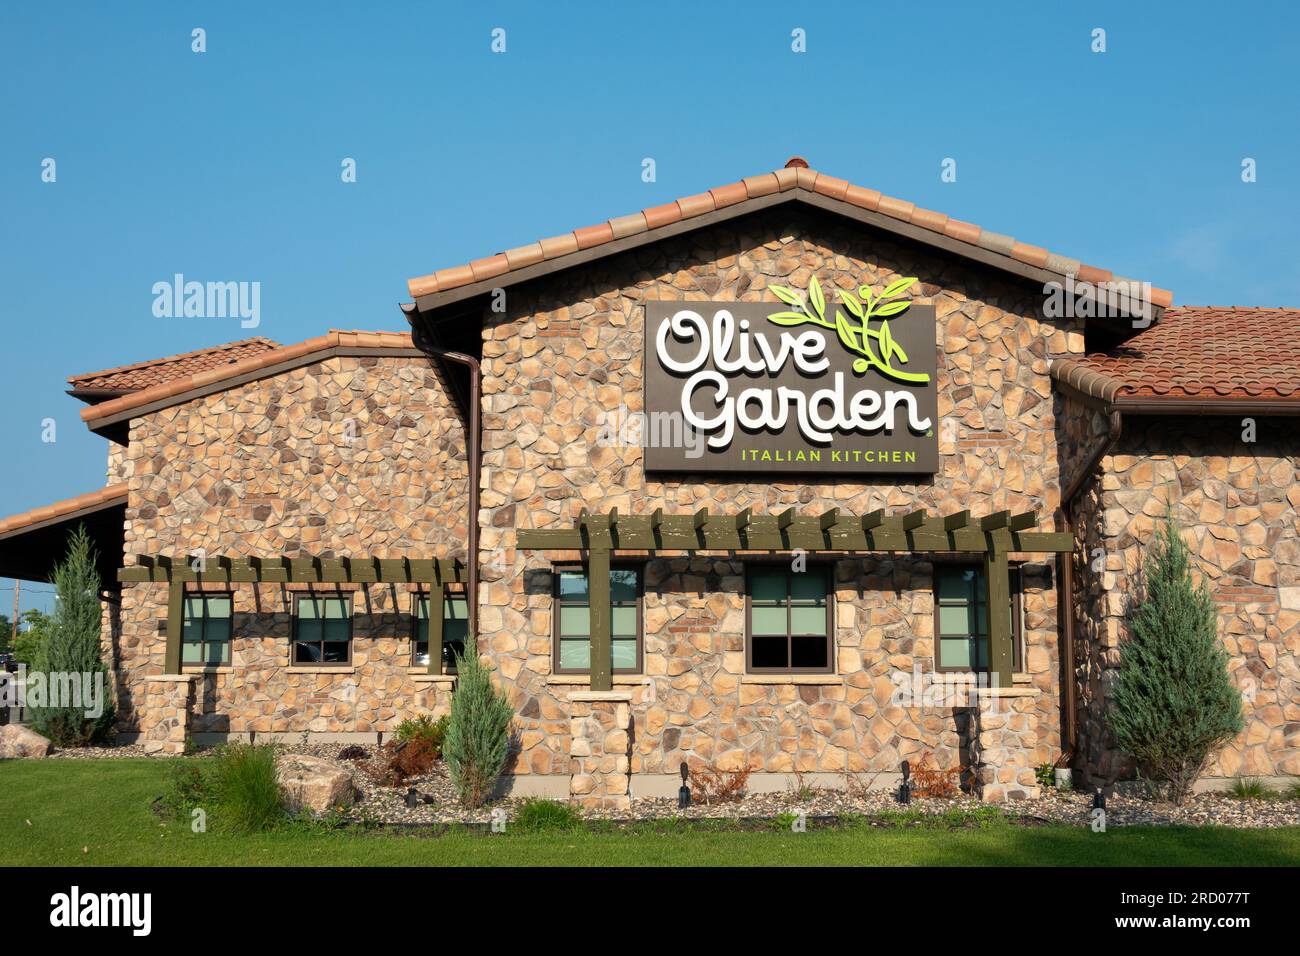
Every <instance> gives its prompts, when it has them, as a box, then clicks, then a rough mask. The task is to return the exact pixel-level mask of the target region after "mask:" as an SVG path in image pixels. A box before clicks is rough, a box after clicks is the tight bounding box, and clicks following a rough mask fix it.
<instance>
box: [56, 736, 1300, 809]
mask: <svg viewBox="0 0 1300 956" xmlns="http://www.w3.org/2000/svg"><path fill="white" fill-rule="evenodd" d="M285 749H286V750H288V751H289V752H291V753H302V754H310V755H312V756H315V757H325V758H327V759H330V760H337V759H338V757H339V753H340V751H342V750H343V745H342V744H306V745H304V744H293V745H287V744H286V745H285ZM352 749H353V750H354V751H355V749H356V746H355V745H353V747H352ZM361 749H362V750H364V751H366V752H367V756H366V757H362V758H359V759H356V760H343V761H341V762H342V763H343V764H345V765H347V766H350V767H351V768H352V779H353V782H354V783H355V784H356V786H357V789H358V791H359V793H360V798H359V799H358V801H357V803H356V805H355V806H353V807H352V808H350V809H349V810H348V811H347V813H346V818H347V819H349V820H352V821H355V822H358V823H366V824H369V825H374V824H381V825H390V826H430V825H434V824H447V823H462V824H464V823H469V824H487V823H489V822H490V821H491V819H492V811H493V810H494V809H495V808H498V807H499V808H502V809H504V810H505V811H506V812H507V814H509V815H510V816H513V815H514V813H513V811H514V808H515V807H516V806H517V805H518V804H519V803H520V802H521V800H519V799H517V798H515V799H508V800H500V801H496V802H494V803H491V804H488V805H487V806H485V807H481V808H479V809H477V810H468V809H465V808H464V807H462V806H460V805H459V803H458V802H457V800H456V793H455V788H454V787H453V786H452V783H451V780H450V778H449V777H448V775H447V768H446V765H445V764H444V763H442V762H441V761H439V762H438V763H436V764H435V765H434V767H433V770H432V771H431V772H430V773H428V774H425V775H423V776H420V777H414V778H412V779H411V780H409V781H407V783H406V784H405V785H403V786H400V787H394V786H389V785H387V784H385V783H383V782H382V766H381V764H380V761H379V756H378V754H377V752H376V748H375V747H363V748H361ZM141 756H145V753H144V748H143V747H142V746H140V745H130V746H124V747H83V748H75V749H71V750H58V751H55V752H54V753H53V754H52V755H51V757H52V758H55V759H59V758H62V759H82V760H84V759H104V758H113V757H141ZM794 786H795V780H794V777H793V775H792V776H791V789H790V790H789V791H783V792H778V793H760V794H751V795H748V796H746V797H744V798H742V799H741V800H737V801H734V802H730V803H717V804H713V805H711V806H710V805H704V804H696V805H693V806H691V807H689V808H688V809H686V810H679V809H678V808H677V801H676V800H675V799H640V800H633V801H632V807H631V809H630V810H622V811H613V810H606V811H590V810H589V811H582V816H583V817H584V818H585V819H588V820H612V821H638V820H664V819H674V818H676V819H687V820H732V821H751V822H753V821H760V820H769V821H770V820H771V819H772V818H775V817H778V816H781V815H782V814H791V813H793V814H797V813H800V812H802V813H804V814H806V815H807V818H808V819H809V820H810V821H820V822H822V823H823V824H824V823H825V822H826V821H829V820H834V819H838V818H840V817H843V816H848V815H854V816H869V817H889V816H892V815H897V814H898V812H899V811H908V812H909V816H910V815H912V814H926V815H930V814H933V815H942V814H944V813H947V812H949V811H952V810H959V811H967V812H969V813H975V812H976V811H977V810H979V809H981V808H983V809H984V810H985V812H987V808H988V807H989V804H985V803H981V802H980V801H978V800H975V799H973V798H971V797H967V796H962V797H958V798H955V799H921V798H917V799H914V800H913V801H912V803H910V804H908V805H907V806H906V807H904V806H902V805H900V804H899V803H898V802H897V801H896V800H895V799H894V795H893V792H892V791H889V790H872V791H857V792H849V791H846V790H838V789H835V790H832V789H813V790H806V791H804V793H803V794H802V798H801V795H800V794H798V793H796V792H795V790H794ZM412 787H414V788H415V790H416V793H417V795H418V797H419V802H418V803H417V805H416V806H414V807H408V806H407V799H406V797H407V791H408V790H409V789H410V788H412ZM999 807H1000V809H1001V811H1002V813H1003V814H1004V815H1005V816H1006V817H1007V818H1009V819H1010V820H1011V821H1012V822H1014V823H1018V824H1023V825H1027V826H1033V825H1039V826H1041V825H1046V824H1065V825H1069V826H1087V825H1088V824H1089V821H1090V817H1089V814H1090V811H1091V809H1092V797H1091V795H1089V794H1087V793H1081V792H1079V793H1076V792H1061V791H1049V792H1047V793H1045V794H1044V795H1043V796H1042V797H1040V798H1039V799H1037V800H1015V801H1009V802H1007V803H1003V804H1000V805H999ZM1209 824H1214V825H1218V826H1227V827H1235V828H1248V829H1250V828H1273V827H1294V826H1300V800H1289V799H1282V798H1275V799H1268V800H1238V799H1236V798H1234V797H1232V796H1231V795H1228V794H1221V793H1201V794H1197V795H1195V796H1194V797H1192V799H1191V800H1190V801H1189V802H1188V803H1187V805H1186V806H1182V807H1176V806H1174V805H1172V804H1169V803H1162V802H1159V801H1156V800H1151V799H1147V798H1145V797H1141V796H1133V795H1120V794H1118V793H1116V794H1113V795H1112V796H1110V797H1108V798H1107V800H1106V825H1107V827H1123V826H1177V825H1183V826H1205V825H1209ZM904 825H905V823H904Z"/></svg>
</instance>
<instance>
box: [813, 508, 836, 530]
mask: <svg viewBox="0 0 1300 956" xmlns="http://www.w3.org/2000/svg"><path fill="white" fill-rule="evenodd" d="M839 520H840V509H839V508H831V509H829V510H828V511H825V512H823V513H822V515H821V517H819V518H818V519H817V523H818V525H820V526H821V530H822V531H829V530H830V529H831V528H833V527H835V525H837V524H839Z"/></svg>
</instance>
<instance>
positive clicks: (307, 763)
mask: <svg viewBox="0 0 1300 956" xmlns="http://www.w3.org/2000/svg"><path fill="white" fill-rule="evenodd" d="M275 769H276V771H277V774H278V776H279V783H280V796H281V799H283V800H284V805H285V807H286V808H287V809H288V810H289V811H290V812H291V813H297V812H299V811H301V810H309V811H311V812H312V813H314V814H318V815H319V814H323V813H327V812H328V811H330V810H332V809H333V808H334V807H349V806H351V805H352V802H353V801H354V800H355V799H356V788H355V787H354V786H353V784H352V774H351V773H349V772H348V768H347V767H345V766H344V765H343V764H341V763H338V762H336V761H333V760H326V759H324V758H323V757H309V756H307V755H306V754H285V755H284V756H282V757H280V758H279V759H278V760H277V761H276V763H275Z"/></svg>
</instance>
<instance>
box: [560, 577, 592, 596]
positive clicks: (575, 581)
mask: <svg viewBox="0 0 1300 956" xmlns="http://www.w3.org/2000/svg"><path fill="white" fill-rule="evenodd" d="M560 599H561V600H563V601H570V600H571V601H585V600H587V575H585V574H583V573H582V572H581V571H561V572H560Z"/></svg>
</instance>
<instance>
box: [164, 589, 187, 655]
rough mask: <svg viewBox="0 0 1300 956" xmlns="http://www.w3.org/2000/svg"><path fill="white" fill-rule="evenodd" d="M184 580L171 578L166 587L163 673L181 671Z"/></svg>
mask: <svg viewBox="0 0 1300 956" xmlns="http://www.w3.org/2000/svg"><path fill="white" fill-rule="evenodd" d="M184 611H185V582H184V581H182V580H181V579H180V578H173V579H172V582H171V584H170V585H169V586H168V588H167V648H166V651H165V652H164V654H163V673H166V674H179V673H180V672H181V631H182V627H183V624H184V617H183V615H184Z"/></svg>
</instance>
